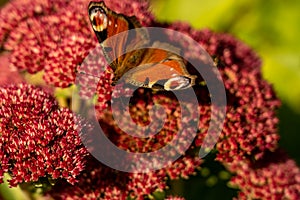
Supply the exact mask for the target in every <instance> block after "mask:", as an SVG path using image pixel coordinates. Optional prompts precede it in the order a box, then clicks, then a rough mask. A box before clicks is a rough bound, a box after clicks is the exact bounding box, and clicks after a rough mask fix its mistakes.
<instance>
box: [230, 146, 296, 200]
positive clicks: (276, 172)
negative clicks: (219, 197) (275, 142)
mask: <svg viewBox="0 0 300 200" xmlns="http://www.w3.org/2000/svg"><path fill="white" fill-rule="evenodd" d="M229 168H230V170H231V171H232V172H234V173H236V176H234V177H233V178H232V179H231V185H233V186H236V187H238V188H239V189H240V190H241V191H240V192H239V193H238V199H292V200H296V199H299V198H300V169H299V167H298V166H297V165H296V163H295V161H294V160H292V159H290V158H288V156H287V155H286V154H285V153H284V152H282V151H281V150H277V151H276V152H273V153H270V152H269V153H267V154H265V156H264V158H263V159H262V160H261V161H259V162H256V163H251V164H247V163H234V164H231V165H229Z"/></svg>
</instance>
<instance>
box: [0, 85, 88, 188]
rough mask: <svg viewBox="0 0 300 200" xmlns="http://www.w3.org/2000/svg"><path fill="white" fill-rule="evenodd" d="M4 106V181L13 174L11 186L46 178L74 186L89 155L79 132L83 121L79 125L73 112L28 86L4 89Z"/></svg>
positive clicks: (0, 169) (0, 148)
mask: <svg viewBox="0 0 300 200" xmlns="http://www.w3.org/2000/svg"><path fill="white" fill-rule="evenodd" d="M0 105H1V106H0V136H1V137H0V157H1V161H0V176H1V181H3V173H9V175H10V176H11V180H9V182H10V185H11V186H16V185H17V184H19V183H23V182H36V181H38V180H39V178H43V177H45V178H50V179H58V178H63V179H66V180H67V181H68V182H70V183H72V184H74V183H75V182H76V177H77V176H78V175H79V173H80V172H81V171H82V170H83V169H84V166H85V160H84V157H85V155H86V154H87V151H86V149H85V148H84V147H83V145H82V143H81V140H80V137H79V135H78V132H77V128H78V127H77V126H78V125H79V124H81V123H80V119H79V118H78V119H77V122H78V123H76V124H75V122H74V118H75V116H74V114H73V113H72V112H71V111H70V110H68V109H66V108H63V109H59V107H58V104H57V102H56V100H55V99H54V98H53V97H52V96H51V95H50V94H48V93H46V92H44V91H43V90H42V89H40V88H36V87H34V86H31V85H26V84H19V85H12V86H7V87H3V88H0ZM82 125H84V124H82ZM79 128H80V127H79Z"/></svg>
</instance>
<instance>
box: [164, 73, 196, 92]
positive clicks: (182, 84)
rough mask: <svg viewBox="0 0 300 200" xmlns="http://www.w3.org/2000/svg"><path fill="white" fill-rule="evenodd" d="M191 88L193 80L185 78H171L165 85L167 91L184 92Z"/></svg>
mask: <svg viewBox="0 0 300 200" xmlns="http://www.w3.org/2000/svg"><path fill="white" fill-rule="evenodd" d="M190 86H191V79H190V78H188V77H185V76H176V77H174V78H170V79H169V80H168V81H167V82H166V83H165V84H164V89H165V90H183V89H186V88H188V87H190Z"/></svg>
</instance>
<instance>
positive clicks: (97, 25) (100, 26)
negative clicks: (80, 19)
mask: <svg viewBox="0 0 300 200" xmlns="http://www.w3.org/2000/svg"><path fill="white" fill-rule="evenodd" d="M89 16H90V20H91V23H92V27H93V29H94V30H95V31H98V32H101V31H103V30H105V29H106V28H107V25H108V18H107V15H106V13H105V11H104V10H103V9H102V8H101V7H98V6H97V7H92V8H90V9H89Z"/></svg>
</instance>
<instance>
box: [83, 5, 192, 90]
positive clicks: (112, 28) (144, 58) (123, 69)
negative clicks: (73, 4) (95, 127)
mask: <svg viewBox="0 0 300 200" xmlns="http://www.w3.org/2000/svg"><path fill="white" fill-rule="evenodd" d="M88 14H89V19H90V22H91V25H92V28H93V30H94V32H95V34H96V37H97V39H98V41H99V43H100V45H101V47H102V50H103V53H104V55H105V58H106V60H107V61H108V62H109V63H110V67H111V68H112V70H113V72H114V78H113V85H115V84H116V83H117V82H118V81H119V80H120V79H121V78H124V80H125V82H126V83H129V84H132V85H134V86H137V87H145V88H151V89H154V90H167V91H169V90H182V89H186V88H189V87H192V86H193V85H194V84H195V79H196V78H197V76H195V75H191V74H189V72H188V70H187V69H186V62H185V60H184V59H183V58H182V57H181V56H179V54H180V49H179V48H177V47H175V46H172V45H171V44H169V43H166V42H160V41H154V42H152V43H151V44H150V47H151V48H138V49H137V48H135V47H141V46H143V45H149V43H150V42H151V41H150V39H149V33H148V31H147V29H142V28H141V27H142V26H141V24H140V23H139V22H138V20H137V19H136V17H135V16H126V15H123V14H118V13H116V12H114V11H112V10H110V9H109V8H108V7H107V6H106V5H105V3H104V2H103V1H101V2H90V4H89V6H88ZM129 30H133V31H134V34H130V33H128V34H127V33H126V32H124V31H129ZM119 33H126V34H123V35H122V37H120V38H118V39H117V40H109V38H111V37H112V36H115V35H117V34H119ZM162 47H163V48H162ZM166 48H167V49H170V48H171V49H172V52H171V51H166V50H164V49H166ZM126 49H136V50H132V51H129V52H127V53H126V54H123V53H122V52H124V50H126ZM174 52H176V53H174ZM119 55H121V56H119ZM112 58H116V59H112Z"/></svg>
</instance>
